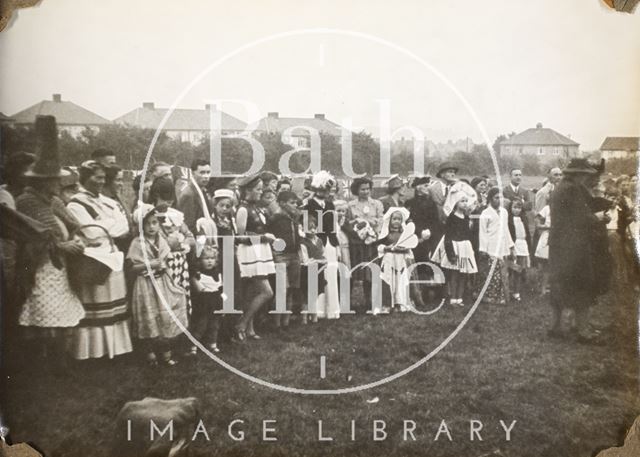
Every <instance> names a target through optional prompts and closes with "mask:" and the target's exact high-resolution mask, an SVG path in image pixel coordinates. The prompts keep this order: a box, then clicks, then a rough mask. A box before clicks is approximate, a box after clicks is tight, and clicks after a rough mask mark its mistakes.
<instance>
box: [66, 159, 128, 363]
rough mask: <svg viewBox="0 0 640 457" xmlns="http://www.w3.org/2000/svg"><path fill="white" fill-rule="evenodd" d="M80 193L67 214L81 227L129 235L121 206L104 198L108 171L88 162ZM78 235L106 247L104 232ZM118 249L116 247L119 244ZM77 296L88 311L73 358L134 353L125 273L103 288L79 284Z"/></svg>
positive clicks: (76, 335) (114, 235) (81, 173)
mask: <svg viewBox="0 0 640 457" xmlns="http://www.w3.org/2000/svg"><path fill="white" fill-rule="evenodd" d="M78 172H79V181H80V190H79V191H78V193H77V194H76V195H74V196H73V197H72V198H71V201H70V202H69V204H68V205H67V208H68V210H69V211H70V212H71V214H73V215H74V216H75V218H76V219H77V220H78V221H79V222H80V224H81V226H86V225H99V226H101V227H102V228H103V229H104V230H106V232H107V233H108V236H109V237H110V238H111V239H113V240H117V239H122V238H125V237H127V236H128V235H129V221H127V217H126V215H125V214H123V213H122V212H121V211H120V210H119V209H118V203H117V202H116V201H115V200H112V199H111V198H109V197H106V196H105V195H103V194H102V189H103V187H104V183H105V168H104V166H103V165H102V164H100V163H99V162H96V161H95V160H88V161H86V162H84V163H82V165H81V166H80V168H79V169H78ZM79 233H82V234H84V235H85V236H86V237H88V238H93V239H95V240H97V242H98V243H102V245H104V246H107V245H108V244H109V241H108V240H107V239H105V234H104V231H102V230H99V229H97V228H95V227H87V228H82V227H80V230H79ZM116 249H118V248H117V244H116ZM78 296H79V297H80V300H81V301H82V304H83V306H84V308H85V311H86V316H85V319H84V320H83V321H82V322H81V323H80V326H79V327H78V328H77V329H76V330H75V332H74V348H73V350H74V357H75V358H77V359H81V360H83V359H89V358H101V357H104V356H107V357H109V358H113V357H115V356H117V355H120V354H125V353H128V352H131V350H132V347H131V337H130V335H129V307H128V305H127V287H126V281H125V276H124V271H123V269H122V268H120V270H119V271H116V270H112V271H111V272H110V273H109V276H108V277H107V279H106V280H105V282H104V283H102V284H80V285H79V290H78Z"/></svg>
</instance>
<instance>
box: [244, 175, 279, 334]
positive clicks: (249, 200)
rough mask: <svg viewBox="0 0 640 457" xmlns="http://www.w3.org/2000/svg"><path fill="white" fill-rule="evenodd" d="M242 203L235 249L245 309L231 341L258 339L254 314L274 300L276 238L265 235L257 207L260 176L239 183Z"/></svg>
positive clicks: (259, 209) (261, 185)
mask: <svg viewBox="0 0 640 457" xmlns="http://www.w3.org/2000/svg"><path fill="white" fill-rule="evenodd" d="M238 184H239V188H240V196H241V202H240V206H239V207H238V211H237V213H236V228H237V235H238V237H242V238H240V239H239V242H240V244H239V245H238V249H237V258H238V266H239V268H240V277H241V278H242V281H243V290H244V293H245V294H246V295H245V298H246V299H245V300H244V302H245V303H246V307H245V309H244V312H243V314H242V317H241V318H240V320H239V322H238V323H237V324H236V327H235V336H234V340H235V341H238V342H243V341H245V340H246V339H247V338H251V339H259V338H260V337H259V336H258V335H257V334H256V332H255V329H254V327H253V320H254V316H255V315H256V313H257V312H258V311H259V310H260V309H261V308H262V307H263V306H264V305H265V304H266V303H267V302H269V300H271V299H272V298H273V290H272V289H271V285H269V280H268V276H269V275H272V274H275V272H276V269H275V265H274V263H273V254H272V252H271V243H272V242H273V241H274V240H275V237H274V236H273V235H272V234H270V233H267V232H266V224H267V218H266V216H265V214H264V212H263V211H262V209H261V208H260V207H259V206H258V202H259V201H260V197H261V196H262V190H263V186H264V184H263V181H262V179H260V175H256V176H250V177H247V178H244V179H243V180H241V181H240V182H239V183H238Z"/></svg>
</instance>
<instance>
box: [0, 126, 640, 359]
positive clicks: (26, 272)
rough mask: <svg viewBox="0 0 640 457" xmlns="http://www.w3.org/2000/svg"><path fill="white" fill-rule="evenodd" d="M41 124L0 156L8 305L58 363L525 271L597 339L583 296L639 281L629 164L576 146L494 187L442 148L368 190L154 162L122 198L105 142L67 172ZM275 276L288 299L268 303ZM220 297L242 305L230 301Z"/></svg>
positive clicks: (581, 332)
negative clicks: (463, 170)
mask: <svg viewBox="0 0 640 457" xmlns="http://www.w3.org/2000/svg"><path fill="white" fill-rule="evenodd" d="M35 132H36V135H37V136H38V141H37V144H38V150H37V151H36V152H37V154H29V153H18V154H14V155H12V156H11V157H8V158H6V160H5V164H4V169H3V180H4V185H3V186H2V188H1V189H0V203H2V210H3V219H4V221H5V222H4V227H5V228H4V231H3V234H2V254H3V256H2V257H3V282H4V285H5V287H3V289H5V297H4V300H5V303H9V304H10V306H5V307H4V309H5V315H6V317H7V319H8V320H9V321H12V322H15V324H16V327H15V328H16V329H18V331H19V334H20V338H24V341H25V344H30V345H31V347H32V348H33V350H34V351H36V353H39V354H47V358H48V359H50V360H55V361H56V362H54V363H58V362H60V361H63V360H64V356H66V355H69V356H71V357H73V358H75V359H79V360H84V359H92V358H102V357H109V358H113V357H116V356H118V355H121V354H126V353H129V352H132V351H133V350H134V349H135V350H136V351H140V353H141V354H144V357H146V360H147V362H148V363H149V364H152V365H159V364H160V365H175V364H176V363H177V362H178V360H179V358H180V357H182V356H184V357H191V356H195V355H197V353H198V352H199V351H198V348H197V346H195V345H193V344H192V342H191V341H190V340H188V339H187V338H185V336H184V333H185V332H184V330H185V329H188V330H189V332H190V333H191V335H192V336H193V337H195V338H196V339H197V340H198V341H200V343H201V344H202V345H204V346H205V347H206V348H207V349H208V350H209V351H211V352H219V351H220V350H221V349H223V348H224V343H225V342H226V341H230V342H232V343H235V344H246V343H247V341H248V340H260V339H261V336H260V335H259V333H261V332H262V331H267V330H268V331H276V332H277V333H280V334H286V332H287V329H288V328H289V327H290V326H291V325H293V323H294V322H296V323H297V325H309V326H310V325H313V323H315V322H317V321H318V320H319V319H337V318H339V317H340V315H341V313H344V312H345V311H347V312H349V311H350V310H351V309H352V308H353V310H355V311H356V312H357V313H365V312H366V313H367V314H372V315H384V314H388V313H391V312H403V311H412V310H428V309H432V307H433V306H434V303H442V301H443V300H444V303H445V304H446V305H447V306H449V305H450V306H456V307H462V306H468V305H470V304H471V303H473V302H474V301H475V300H476V299H477V297H481V298H482V300H483V302H486V303H488V304H492V305H496V306H501V305H507V304H510V305H517V304H518V303H519V302H521V301H522V299H523V294H525V293H526V292H527V291H531V290H533V288H526V287H525V285H526V284H531V283H532V279H531V278H532V277H533V275H532V274H531V271H532V270H533V269H535V271H536V272H537V274H536V275H535V276H536V278H539V281H536V285H535V289H536V290H537V291H538V292H536V294H539V295H541V296H545V297H546V296H548V297H549V302H550V303H551V305H552V309H553V310H554V312H553V316H554V319H553V325H552V327H551V330H550V331H549V335H550V336H551V337H560V338H568V337H572V338H573V337H575V338H577V339H578V340H579V341H591V340H592V339H593V335H590V334H589V329H588V308H589V307H590V306H592V305H593V304H594V303H595V302H596V299H597V297H598V296H599V295H602V294H604V293H606V292H607V291H608V290H609V289H610V287H611V281H610V276H613V279H614V281H617V283H619V284H631V285H633V284H635V285H637V284H638V278H639V274H638V261H637V257H636V255H635V249H634V243H635V242H636V241H637V239H638V204H637V198H636V189H637V177H636V176H620V177H617V178H613V177H610V176H607V175H605V174H604V169H603V167H602V166H601V165H593V164H591V163H589V162H587V161H586V160H584V159H573V160H571V162H570V163H569V164H568V166H567V167H565V168H564V169H563V170H561V169H559V168H554V169H551V170H550V171H549V175H548V176H547V177H546V179H545V181H544V183H543V184H542V186H541V188H540V189H539V190H537V192H533V191H531V190H528V189H526V188H525V187H524V186H523V185H522V171H521V170H518V169H514V170H511V171H510V177H509V182H508V183H507V184H506V185H505V186H504V187H503V188H502V189H500V188H499V187H497V183H496V181H495V180H493V179H491V178H490V177H488V176H478V177H474V178H473V179H470V180H467V179H461V178H459V175H458V173H459V169H458V167H457V166H456V165H454V164H452V163H449V162H445V163H443V164H442V165H441V166H440V167H439V168H438V170H437V173H436V174H435V176H433V177H432V176H416V177H413V179H411V180H410V181H407V180H405V179H403V178H402V177H400V176H397V175H394V176H391V177H389V179H387V180H386V182H385V183H384V186H385V187H386V189H385V190H386V195H385V196H384V197H382V198H380V199H377V198H374V196H373V191H374V183H373V181H372V180H371V179H369V178H368V177H366V176H365V177H359V178H356V179H353V180H352V181H351V182H349V183H348V186H345V185H343V184H342V183H341V182H340V180H338V179H336V178H334V177H333V176H332V175H331V174H330V173H328V172H326V171H320V172H318V173H315V174H314V175H313V176H311V177H309V179H307V180H306V181H305V183H304V186H302V187H301V188H298V189H296V188H294V187H295V186H294V181H293V180H291V179H289V178H287V177H284V176H278V175H276V174H274V173H271V172H263V173H261V174H259V175H254V176H241V177H236V178H219V177H211V176H210V173H211V168H210V164H209V163H208V162H207V161H206V160H202V159H197V160H194V162H193V163H192V165H191V169H190V170H189V171H188V172H187V173H184V172H181V170H180V169H179V168H177V167H172V166H170V165H169V164H166V163H162V162H157V163H154V164H153V165H151V166H150V167H149V169H148V170H147V171H146V173H139V174H138V175H137V176H136V178H135V179H134V181H133V183H132V186H133V195H134V198H133V199H131V200H130V201H127V199H126V198H125V195H130V194H131V192H125V189H124V186H125V183H124V179H123V170H122V169H121V168H120V167H119V166H118V164H117V163H116V156H115V154H114V153H113V152H111V151H109V150H106V149H98V150H96V151H95V152H94V153H93V155H92V157H90V158H89V157H88V158H87V160H86V161H85V162H83V163H82V164H80V165H79V166H77V167H73V168H70V167H66V168H61V167H60V162H59V157H58V150H57V130H56V126H55V119H54V118H52V117H50V116H49V117H48V116H40V117H38V118H37V121H36V129H35ZM347 187H348V188H347ZM408 197H410V198H408ZM229 239H231V242H227V241H225V240H229ZM277 271H278V272H279V274H277ZM345 271H348V275H349V276H350V281H343V280H342V279H343V276H344V274H343V273H344V272H345ZM611 272H613V273H614V274H613V275H611ZM228 274H233V276H234V279H235V287H234V288H233V290H225V287H224V284H225V281H224V278H223V275H228ZM352 284H353V285H355V286H360V287H361V289H360V287H351V285H352ZM278 289H281V290H283V292H282V294H283V295H282V297H283V300H284V309H281V310H280V311H281V312H277V313H273V312H272V313H270V312H269V311H274V309H275V307H276V302H277V300H276V295H277V294H278ZM310 290H311V291H312V292H313V291H315V292H317V293H315V294H314V293H309V292H310ZM360 291H361V292H360ZM230 296H233V297H234V301H235V303H236V309H237V312H236V313H228V314H225V313H223V312H221V311H222V310H223V306H224V303H225V301H227V300H229V297H230ZM352 298H354V300H353V303H351V302H352V300H351V299H352ZM356 298H357V300H356ZM346 302H348V303H350V305H345V303H346ZM351 306H352V308H351ZM225 309H226V308H225ZM565 309H571V310H572V311H573V318H571V319H569V324H568V325H567V323H566V315H565V314H566V313H563V311H564V310H565Z"/></svg>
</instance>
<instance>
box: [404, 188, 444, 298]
mask: <svg viewBox="0 0 640 457" xmlns="http://www.w3.org/2000/svg"><path fill="white" fill-rule="evenodd" d="M430 184H431V177H429V176H419V177H416V178H415V179H414V180H413V182H412V183H411V187H413V189H414V194H413V198H410V199H409V200H407V202H406V203H405V206H406V207H407V209H408V210H409V214H410V220H411V221H412V222H413V223H414V224H415V226H416V235H417V236H418V246H416V247H415V248H414V249H413V256H414V259H415V261H416V263H423V262H429V259H430V257H431V254H433V251H434V249H435V247H436V245H437V243H438V241H440V238H442V234H443V229H444V227H443V225H442V224H441V222H440V215H439V213H438V206H437V205H436V204H435V202H434V201H433V199H432V198H431V193H430V192H429V186H430ZM416 271H417V274H418V277H419V278H420V279H421V280H428V279H431V280H434V279H435V276H434V274H433V271H432V269H431V268H430V267H429V266H428V265H418V266H417V268H416ZM411 287H412V288H413V290H412V294H413V297H412V299H413V301H414V302H415V304H416V306H417V307H420V306H421V305H422V304H423V303H424V302H425V298H426V295H425V292H427V290H425V288H423V287H420V285H419V284H416V283H413V282H412V284H411ZM430 294H432V293H430Z"/></svg>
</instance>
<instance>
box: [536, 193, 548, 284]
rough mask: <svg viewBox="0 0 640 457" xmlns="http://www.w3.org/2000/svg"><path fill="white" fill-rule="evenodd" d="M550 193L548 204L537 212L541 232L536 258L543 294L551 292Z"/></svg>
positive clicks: (537, 226) (537, 222) (537, 223)
mask: <svg viewBox="0 0 640 457" xmlns="http://www.w3.org/2000/svg"><path fill="white" fill-rule="evenodd" d="M550 195H551V194H549V195H548V196H547V204H546V205H545V206H544V207H543V208H542V209H541V210H540V212H539V213H538V214H536V228H537V229H538V232H539V233H540V237H539V238H538V245H537V246H536V252H535V256H536V260H537V261H538V264H539V265H540V269H541V270H542V284H541V286H542V295H546V294H548V293H549V229H550V228H551V208H550V207H549V196H550Z"/></svg>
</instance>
